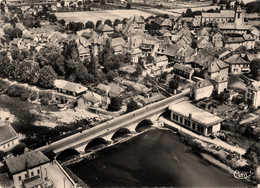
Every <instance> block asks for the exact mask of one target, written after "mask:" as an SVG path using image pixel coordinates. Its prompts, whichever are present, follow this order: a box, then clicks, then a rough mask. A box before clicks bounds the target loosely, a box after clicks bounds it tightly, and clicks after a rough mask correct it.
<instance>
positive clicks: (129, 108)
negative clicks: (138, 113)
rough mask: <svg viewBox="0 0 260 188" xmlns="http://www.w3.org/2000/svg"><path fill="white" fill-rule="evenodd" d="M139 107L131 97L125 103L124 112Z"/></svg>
mask: <svg viewBox="0 0 260 188" xmlns="http://www.w3.org/2000/svg"><path fill="white" fill-rule="evenodd" d="M139 108H140V106H138V104H137V103H136V102H135V101H134V100H133V99H131V100H130V102H129V103H128V104H127V107H126V113H129V112H132V111H134V110H137V109H139Z"/></svg>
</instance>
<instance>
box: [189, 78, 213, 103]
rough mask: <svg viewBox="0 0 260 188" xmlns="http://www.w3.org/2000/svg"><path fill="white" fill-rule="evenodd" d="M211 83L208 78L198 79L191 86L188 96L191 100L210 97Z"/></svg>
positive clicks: (211, 91)
mask: <svg viewBox="0 0 260 188" xmlns="http://www.w3.org/2000/svg"><path fill="white" fill-rule="evenodd" d="M213 89H214V87H213V85H212V83H211V82H210V81H208V80H200V81H198V82H196V83H195V84H194V85H192V86H191V90H190V97H191V99H192V100H199V99H203V98H205V97H210V96H211V95H212V93H213Z"/></svg>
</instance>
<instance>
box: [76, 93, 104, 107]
mask: <svg viewBox="0 0 260 188" xmlns="http://www.w3.org/2000/svg"><path fill="white" fill-rule="evenodd" d="M77 103H78V106H77V107H78V108H80V109H84V110H88V109H89V108H91V107H94V108H98V107H100V106H101V104H102V96H101V95H99V94H97V93H94V92H93V91H88V92H87V93H85V94H84V95H82V96H80V97H78V98H77Z"/></svg>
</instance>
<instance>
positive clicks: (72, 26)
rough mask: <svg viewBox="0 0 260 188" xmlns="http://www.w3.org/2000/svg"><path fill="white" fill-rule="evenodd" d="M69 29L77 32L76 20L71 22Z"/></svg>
mask: <svg viewBox="0 0 260 188" xmlns="http://www.w3.org/2000/svg"><path fill="white" fill-rule="evenodd" d="M68 29H69V30H71V31H72V32H73V33H76V30H77V24H76V23H75V22H69V25H68Z"/></svg>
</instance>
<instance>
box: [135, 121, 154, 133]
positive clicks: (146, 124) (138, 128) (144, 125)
mask: <svg viewBox="0 0 260 188" xmlns="http://www.w3.org/2000/svg"><path fill="white" fill-rule="evenodd" d="M152 125H153V122H152V121H151V120H150V119H144V120H142V121H141V122H140V123H138V124H137V126H136V128H135V130H136V132H142V131H143V130H144V129H147V128H148V127H152Z"/></svg>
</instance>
